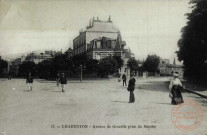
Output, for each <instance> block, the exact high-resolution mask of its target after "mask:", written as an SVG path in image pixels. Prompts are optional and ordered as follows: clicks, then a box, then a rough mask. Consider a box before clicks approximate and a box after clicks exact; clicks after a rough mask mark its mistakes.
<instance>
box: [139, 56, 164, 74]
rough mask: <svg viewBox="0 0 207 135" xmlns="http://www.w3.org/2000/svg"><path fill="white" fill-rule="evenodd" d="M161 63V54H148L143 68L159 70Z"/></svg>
mask: <svg viewBox="0 0 207 135" xmlns="http://www.w3.org/2000/svg"><path fill="white" fill-rule="evenodd" d="M159 63H160V57H159V56H157V55H148V56H147V59H146V60H145V62H144V64H143V68H144V70H145V71H148V72H157V71H158V65H159Z"/></svg>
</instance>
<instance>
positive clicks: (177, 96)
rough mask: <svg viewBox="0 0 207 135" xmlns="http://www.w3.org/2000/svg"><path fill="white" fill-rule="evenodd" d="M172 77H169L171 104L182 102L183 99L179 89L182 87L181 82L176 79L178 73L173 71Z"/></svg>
mask: <svg viewBox="0 0 207 135" xmlns="http://www.w3.org/2000/svg"><path fill="white" fill-rule="evenodd" d="M173 76H174V77H173V79H171V82H170V85H169V88H170V90H171V92H170V94H171V95H172V97H171V98H172V101H171V104H173V105H177V104H180V103H184V101H183V96H182V94H181V90H182V89H183V87H182V83H181V82H180V80H179V79H178V76H179V73H178V72H175V73H174V74H173Z"/></svg>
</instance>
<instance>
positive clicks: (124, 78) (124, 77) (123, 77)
mask: <svg viewBox="0 0 207 135" xmlns="http://www.w3.org/2000/svg"><path fill="white" fill-rule="evenodd" d="M122 80H123V86H124V84H125V86H127V84H126V75H125V74H123V75H122Z"/></svg>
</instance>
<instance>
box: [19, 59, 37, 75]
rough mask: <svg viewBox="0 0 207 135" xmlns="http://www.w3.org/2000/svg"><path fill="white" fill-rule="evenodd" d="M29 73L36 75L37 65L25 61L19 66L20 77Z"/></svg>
mask: <svg viewBox="0 0 207 135" xmlns="http://www.w3.org/2000/svg"><path fill="white" fill-rule="evenodd" d="M29 72H31V73H32V75H33V76H34V75H35V63H34V62H32V61H24V62H23V63H22V64H21V65H19V75H20V76H26V75H27V74H28V73H29Z"/></svg>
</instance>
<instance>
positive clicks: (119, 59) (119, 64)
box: [113, 56, 124, 69]
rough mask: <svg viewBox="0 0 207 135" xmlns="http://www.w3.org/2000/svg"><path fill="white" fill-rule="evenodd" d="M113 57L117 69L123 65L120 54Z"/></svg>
mask: <svg viewBox="0 0 207 135" xmlns="http://www.w3.org/2000/svg"><path fill="white" fill-rule="evenodd" d="M113 58H114V59H115V60H116V62H117V67H118V69H120V68H121V67H122V66H123V65H124V61H123V59H122V58H121V56H113Z"/></svg>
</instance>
